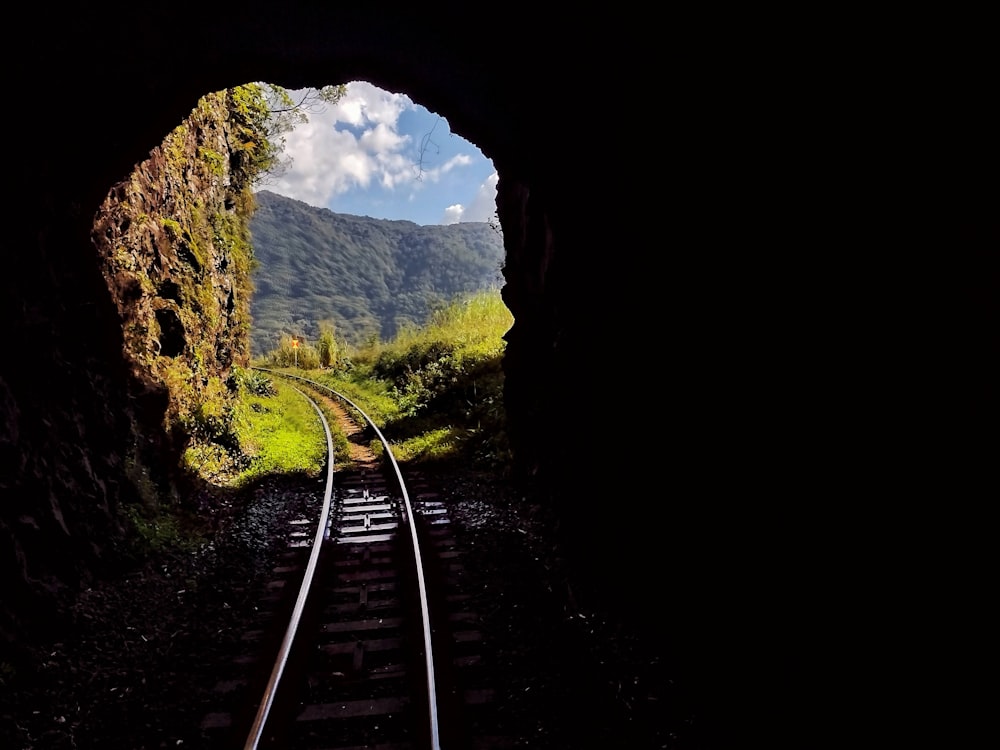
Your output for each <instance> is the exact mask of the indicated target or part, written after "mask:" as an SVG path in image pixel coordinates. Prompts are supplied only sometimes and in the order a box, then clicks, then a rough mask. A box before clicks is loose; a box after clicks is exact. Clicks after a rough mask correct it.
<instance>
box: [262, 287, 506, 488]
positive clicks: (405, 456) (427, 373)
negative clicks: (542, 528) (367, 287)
mask: <svg viewBox="0 0 1000 750" xmlns="http://www.w3.org/2000/svg"><path fill="white" fill-rule="evenodd" d="M512 322H513V318H512V316H511V314H510V311H509V310H508V309H507V307H506V306H505V305H504V304H503V300H502V299H501V297H500V294H499V292H483V293H480V294H477V295H473V296H471V297H469V298H467V299H463V300H458V301H456V302H454V303H452V304H451V305H448V306H447V307H444V308H442V309H441V310H439V311H438V312H437V313H436V314H435V315H434V317H433V319H432V321H431V323H430V324H428V325H427V326H425V327H424V328H421V329H417V328H412V329H407V330H405V331H403V332H401V333H400V334H399V335H398V336H396V337H395V338H394V339H393V340H392V341H390V342H387V343H383V342H376V341H372V342H369V344H367V345H366V346H365V347H363V348H362V349H359V350H355V351H351V352H350V355H349V356H348V357H345V358H344V360H343V362H344V363H345V364H343V365H342V366H338V367H333V368H330V369H325V370H319V369H316V370H302V369H295V368H284V369H283V370H282V371H284V372H286V373H288V374H293V375H298V376H300V377H306V378H309V379H310V380H315V381H316V382H319V383H322V384H324V385H326V386H328V387H330V388H332V389H333V390H335V391H337V392H339V393H342V394H343V395H345V396H346V397H347V398H349V399H351V401H353V402H354V403H355V404H357V405H358V406H359V407H360V408H361V409H362V410H364V411H365V412H366V413H367V414H368V416H370V417H371V419H372V420H373V421H374V422H375V424H376V425H378V427H379V429H380V430H381V431H382V432H383V434H384V435H385V436H386V438H387V439H388V440H389V441H390V442H391V444H392V449H393V454H394V455H395V456H396V458H397V460H399V461H401V462H403V461H413V462H421V461H446V460H460V461H464V462H466V463H472V464H474V465H476V466H477V467H479V468H484V469H487V468H488V469H493V470H501V471H502V470H503V468H504V467H505V466H507V465H509V463H510V451H509V447H508V444H507V434H506V419H505V416H506V415H505V412H504V406H503V367H502V361H503V353H504V347H505V343H506V342H505V341H504V338H503V336H504V334H506V332H507V331H508V330H509V329H510V326H511V324H512ZM359 421H360V420H359Z"/></svg>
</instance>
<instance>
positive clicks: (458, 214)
mask: <svg viewBox="0 0 1000 750" xmlns="http://www.w3.org/2000/svg"><path fill="white" fill-rule="evenodd" d="M464 213H465V207H464V206H462V204H461V203H456V204H455V205H454V206H448V208H446V209H445V210H444V218H443V219H441V223H442V224H458V222H460V221H461V220H462V215H463V214H464Z"/></svg>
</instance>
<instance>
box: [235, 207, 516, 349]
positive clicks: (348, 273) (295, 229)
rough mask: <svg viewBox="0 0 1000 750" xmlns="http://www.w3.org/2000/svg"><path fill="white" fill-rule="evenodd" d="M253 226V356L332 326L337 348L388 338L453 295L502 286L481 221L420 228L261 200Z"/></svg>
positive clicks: (497, 244)
mask: <svg viewBox="0 0 1000 750" xmlns="http://www.w3.org/2000/svg"><path fill="white" fill-rule="evenodd" d="M257 204H258V207H257V210H256V212H255V214H254V216H253V218H252V219H251V222H250V232H251V236H252V242H253V247H254V257H255V258H256V260H257V261H258V262H259V264H260V265H259V267H258V268H257V270H256V271H255V272H254V276H253V279H254V284H255V286H256V292H255V293H254V298H253V301H252V303H251V307H250V311H251V315H252V318H253V326H252V329H251V339H252V347H253V353H254V354H255V355H260V354H263V353H265V352H267V351H270V350H271V349H273V348H275V347H276V346H277V344H278V341H279V339H280V337H281V335H282V334H283V333H289V334H294V335H298V336H305V337H306V339H307V340H309V339H311V340H315V339H316V338H317V336H318V334H319V321H321V320H332V321H333V323H334V327H335V330H336V335H337V338H338V339H341V340H344V341H347V342H348V343H350V344H359V343H361V342H362V341H364V340H365V339H368V338H370V337H372V336H378V337H380V338H381V339H383V340H389V339H391V338H392V337H393V336H394V335H395V334H396V332H397V331H398V330H399V329H400V327H402V326H405V325H408V324H413V325H418V326H419V325H422V324H423V323H424V322H425V321H426V320H427V316H428V314H429V313H430V312H431V311H432V310H433V309H434V308H435V307H436V306H439V305H441V304H442V303H445V302H447V301H450V300H451V299H453V298H454V297H455V296H456V295H460V294H465V293H469V292H475V291H480V290H483V289H490V288H495V287H498V286H500V285H501V284H502V276H501V274H500V267H501V265H502V263H503V254H504V251H503V240H502V238H501V237H500V235H499V234H498V233H497V232H496V231H495V230H494V229H493V228H492V227H491V226H490V225H489V224H486V223H484V222H469V223H462V224H450V225H430V226H420V225H419V224H414V223H413V222H410V221H388V220H385V219H372V218H370V217H367V216H351V215H348V214H338V213H334V212H332V211H330V210H328V209H325V208H316V207H314V206H310V205H308V204H306V203H302V202H301V201H297V200H293V199H291V198H286V197H284V196H281V195H277V194H275V193H272V192H269V191H261V192H259V193H257Z"/></svg>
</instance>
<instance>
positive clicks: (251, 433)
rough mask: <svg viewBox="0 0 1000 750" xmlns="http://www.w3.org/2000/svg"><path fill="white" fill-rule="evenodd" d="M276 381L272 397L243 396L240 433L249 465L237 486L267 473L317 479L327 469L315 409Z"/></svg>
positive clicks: (296, 392)
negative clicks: (299, 474)
mask: <svg viewBox="0 0 1000 750" xmlns="http://www.w3.org/2000/svg"><path fill="white" fill-rule="evenodd" d="M273 382H274V388H275V395H273V396H261V395H256V394H252V393H251V394H244V395H243V397H242V408H241V418H240V419H239V420H238V422H237V425H238V427H237V434H238V436H239V439H240V445H241V446H242V449H243V451H244V453H245V454H246V455H247V456H248V466H247V467H246V468H244V469H243V470H242V471H240V472H239V474H238V475H237V476H236V477H235V478H234V481H233V483H234V484H236V485H241V484H244V483H246V482H248V481H251V480H253V479H257V478H259V477H261V476H265V475H267V474H289V473H296V472H302V473H305V474H308V475H311V476H318V475H319V474H320V472H321V471H322V470H323V469H324V467H325V466H326V434H325V433H324V431H323V426H322V424H321V423H320V421H319V417H318V416H317V415H316V411H315V409H313V407H312V405H311V404H310V403H309V402H308V401H306V399H305V398H304V397H303V396H302V394H301V393H299V392H298V391H296V390H295V389H294V388H293V387H292V386H291V385H289V384H288V383H286V382H284V381H283V380H282V379H281V378H275V379H274V381H273ZM331 427H332V426H331Z"/></svg>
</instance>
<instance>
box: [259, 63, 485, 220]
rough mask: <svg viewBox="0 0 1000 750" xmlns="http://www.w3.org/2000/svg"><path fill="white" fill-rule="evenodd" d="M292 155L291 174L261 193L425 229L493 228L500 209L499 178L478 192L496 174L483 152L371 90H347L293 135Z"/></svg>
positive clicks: (406, 104)
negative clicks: (435, 225)
mask: <svg viewBox="0 0 1000 750" xmlns="http://www.w3.org/2000/svg"><path fill="white" fill-rule="evenodd" d="M290 93H292V95H293V97H296V98H298V96H300V95H301V94H302V93H303V91H295V92H290ZM285 155H286V157H288V158H290V160H291V164H290V168H289V169H287V170H286V171H285V172H284V174H281V175H280V176H276V177H272V178H271V179H270V180H269V181H268V184H265V185H263V186H262V187H263V188H264V189H267V190H272V191H274V192H276V193H281V194H282V195H286V196H288V197H290V198H295V199H296V200H301V201H304V202H306V203H309V204H310V205H314V206H319V207H323V208H331V209H332V210H335V211H339V212H343V213H365V214H367V215H380V216H384V217H385V218H392V219H409V220H413V221H417V222H418V223H421V224H423V223H429V222H440V223H446V224H453V223H456V222H459V221H488V220H490V219H491V218H492V217H493V215H494V212H495V209H496V207H495V201H496V175H495V174H494V175H493V176H492V177H490V178H488V179H487V180H486V181H485V182H483V183H482V184H481V185H479V186H478V189H477V187H476V182H477V181H479V180H481V179H482V175H483V174H488V170H491V169H492V168H493V167H492V164H490V163H489V161H488V160H487V159H485V157H483V155H482V154H481V153H478V154H477V152H476V150H475V148H474V147H473V146H472V145H471V144H469V143H468V142H467V141H465V140H464V139H461V138H459V137H456V136H455V135H454V134H452V133H449V132H448V125H447V122H446V121H445V120H444V119H443V118H441V117H439V116H438V115H435V114H434V113H431V112H428V111H427V110H426V109H425V108H423V107H420V106H418V105H417V104H415V103H414V102H413V101H412V100H411V99H410V98H409V97H407V96H406V95H404V94H393V93H390V92H388V91H384V90H382V89H379V88H377V87H375V86H372V85H371V84H369V83H365V82H353V83H349V84H347V89H346V94H345V96H344V97H343V98H342V99H341V100H340V101H339V102H337V103H336V104H334V105H326V106H325V107H324V108H323V109H322V110H321V111H318V112H313V113H311V114H310V115H309V121H308V122H307V123H305V124H303V125H299V126H298V127H296V128H295V129H294V130H293V131H291V132H290V133H287V134H286V135H285ZM484 167H485V168H484ZM474 193H475V194H474ZM442 206H447V208H444V209H443V208H442ZM442 213H443V216H444V218H443V219H439V217H441V216H442Z"/></svg>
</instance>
